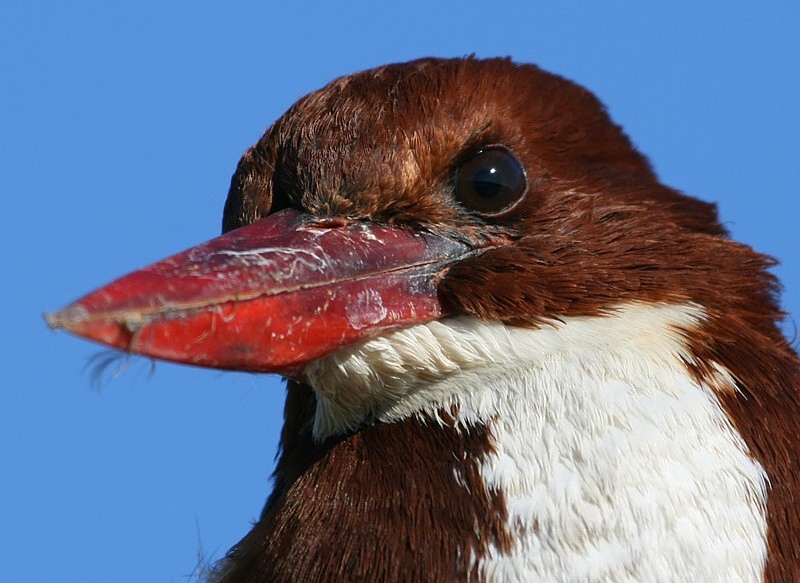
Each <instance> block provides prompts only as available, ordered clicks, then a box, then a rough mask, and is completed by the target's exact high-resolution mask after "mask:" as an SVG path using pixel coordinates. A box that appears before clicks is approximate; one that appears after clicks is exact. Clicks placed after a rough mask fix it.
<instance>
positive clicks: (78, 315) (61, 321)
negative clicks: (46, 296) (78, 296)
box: [42, 304, 90, 330]
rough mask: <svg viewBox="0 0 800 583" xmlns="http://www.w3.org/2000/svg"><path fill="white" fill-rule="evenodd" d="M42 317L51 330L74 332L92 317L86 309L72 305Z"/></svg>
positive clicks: (46, 313)
mask: <svg viewBox="0 0 800 583" xmlns="http://www.w3.org/2000/svg"><path fill="white" fill-rule="evenodd" d="M42 317H43V318H44V321H45V322H47V325H48V326H49V327H50V329H51V330H60V329H64V330H72V329H73V328H74V327H75V326H77V325H79V324H80V323H81V322H83V321H85V320H86V319H87V318H89V317H90V316H89V312H88V311H87V310H86V308H84V307H82V306H77V305H75V304H72V305H70V306H67V307H66V308H62V309H60V310H57V311H55V312H45V313H44V314H42Z"/></svg>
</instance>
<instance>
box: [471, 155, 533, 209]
mask: <svg viewBox="0 0 800 583" xmlns="http://www.w3.org/2000/svg"><path fill="white" fill-rule="evenodd" d="M527 188H528V182H527V179H526V177H525V171H524V169H523V168H522V164H521V163H520V161H519V160H518V159H517V158H516V156H514V155H513V154H512V153H511V152H509V151H508V150H506V149H505V148H501V147H496V148H487V149H485V150H481V151H480V152H478V153H477V154H475V155H474V156H473V157H472V158H470V159H469V160H467V161H466V162H464V163H463V164H462V165H461V166H460V167H459V168H458V170H456V177H455V196H456V199H457V200H458V201H459V202H460V203H461V204H462V205H464V206H465V207H466V208H468V209H469V210H471V211H474V212H476V213H479V214H482V215H498V214H502V213H504V212H506V211H508V210H510V209H511V208H512V207H514V206H515V205H516V204H517V202H519V201H520V200H522V198H523V197H524V196H525V193H526V191H527Z"/></svg>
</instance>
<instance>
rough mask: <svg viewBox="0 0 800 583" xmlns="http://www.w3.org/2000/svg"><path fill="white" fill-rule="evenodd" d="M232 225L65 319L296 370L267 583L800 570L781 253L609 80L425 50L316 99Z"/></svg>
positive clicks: (752, 575) (268, 507) (642, 577)
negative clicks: (720, 203)
mask: <svg viewBox="0 0 800 583" xmlns="http://www.w3.org/2000/svg"><path fill="white" fill-rule="evenodd" d="M222 225H223V234H222V235H221V236H219V237H216V238H214V239H212V240H210V241H208V242H207V243H204V244H201V245H198V246H196V247H193V248H191V249H188V250H186V251H184V252H182V253H179V254H177V255H174V256H171V257H169V258H167V259H165V260H163V261H160V262H157V263H155V264H153V265H151V266H149V267H146V268H144V269H142V270H139V271H136V272H133V273H132V274H129V275H127V276H124V277H122V278H120V279H118V280H116V281H115V282H112V283H111V284H108V285H107V286H105V287H102V288H100V289H99V290H97V291H95V292H92V293H90V294H88V295H87V296H85V297H83V298H81V299H79V300H77V301H76V302H74V303H72V304H70V305H69V306H67V307H66V308H64V309H62V310H60V311H57V312H53V313H51V314H48V315H47V316H46V318H47V320H48V323H49V324H50V326H51V327H53V328H61V329H65V330H67V331H69V332H71V333H74V334H77V335H79V336H83V337H86V338H88V339H91V340H94V341H97V342H100V343H103V344H106V345H108V346H112V347H115V348H118V349H121V350H124V351H127V352H130V353H135V354H141V355H145V356H149V357H152V358H157V359H164V360H169V361H175V362H181V363H188V364H194V365H198V366H205V367H212V368H219V369H231V370H246V371H251V372H260V373H274V374H279V375H282V376H283V377H285V379H286V400H285V410H284V425H283V427H282V430H281V437H280V444H279V454H278V458H277V465H276V469H275V472H274V475H273V484H272V490H271V493H270V494H269V495H268V498H267V501H266V503H265V506H264V507H263V510H262V512H261V515H260V517H259V519H258V520H257V521H256V522H255V524H253V525H252V529H251V530H250V531H249V533H248V534H247V535H246V536H244V538H242V540H241V541H239V542H238V543H235V544H234V545H233V547H232V548H231V550H230V551H229V552H228V553H227V555H226V556H225V558H223V559H222V560H220V562H219V563H218V564H217V565H216V566H214V567H213V569H212V572H211V573H210V574H209V580H211V581H215V582H219V583H231V582H261V581H306V582H309V581H575V582H577V581H700V580H702V581H726V582H728V581H770V582H779V581H781V582H782V581H785V582H788V581H798V580H800V505H798V502H799V500H798V497H800V464H799V462H798V455H797V445H798V442H799V441H800V440H799V439H798V431H797V427H798V420H800V403H799V401H800V398H799V392H798V391H799V390H800V361H798V356H797V353H796V352H795V350H794V348H793V346H792V342H791V341H790V340H788V339H787V338H786V337H785V336H784V334H783V332H782V331H781V327H780V325H781V322H782V320H783V319H784V318H785V315H784V314H783V312H782V311H781V309H780V305H779V291H780V285H779V282H778V281H777V279H776V278H775V276H774V275H773V274H771V273H770V271H769V269H770V268H771V267H772V266H773V265H774V264H775V260H774V259H773V258H771V257H769V256H766V255H763V254H761V253H759V252H757V251H755V250H753V249H752V248H751V247H749V246H747V245H746V244H743V243H740V242H737V241H735V240H733V239H732V238H731V237H730V235H729V233H728V232H727V230H726V228H725V227H724V225H723V224H722V223H721V222H720V219H719V215H718V211H717V206H716V205H715V204H713V203H710V202H705V201H702V200H700V199H698V198H695V197H693V196H690V195H688V194H685V193H682V192H680V191H678V190H676V189H673V188H671V187H669V186H667V185H665V184H662V183H661V181H660V179H659V178H658V177H657V175H656V173H655V171H654V170H653V167H652V165H651V163H650V162H649V160H648V159H647V158H646V157H645V156H644V155H643V154H642V153H640V152H639V151H638V150H637V148H636V147H635V146H634V144H633V142H632V141H631V139H630V138H629V137H628V135H627V134H626V133H625V131H624V130H623V129H622V128H621V127H620V126H619V125H618V124H617V123H615V122H614V121H613V120H612V119H611V117H610V116H609V114H608V112H607V110H606V108H605V106H604V105H603V104H602V102H601V101H600V100H599V99H598V98H597V97H596V96H595V95H594V94H593V93H591V92H590V91H589V90H587V89H585V88H584V87H582V86H580V85H578V84H576V83H574V82H573V81H571V80H569V79H566V78H564V77H562V76H559V75H556V74H553V73H549V72H547V71H545V70H543V69H541V68H539V67H538V66H536V65H533V64H525V63H517V62H515V61H513V60H511V59H510V58H488V59H481V58H477V57H474V56H471V57H464V58H446V59H445V58H425V59H419V60H415V61H411V62H406V63H396V64H390V65H385V66H381V67H378V68H374V69H369V70H366V71H361V72H358V73H354V74H351V75H347V76H344V77H341V78H339V79H336V80H334V81H332V82H331V83H329V84H328V85H326V86H324V87H323V88H321V89H319V90H317V91H314V92H312V93H310V94H308V95H306V96H305V97H302V98H301V99H300V100H299V101H297V102H296V103H295V104H294V105H292V106H291V107H290V108H289V109H288V111H287V112H286V113H285V114H284V115H283V116H281V117H280V118H279V119H277V121H275V122H274V123H273V125H272V126H270V127H269V128H268V129H267V130H266V132H265V133H264V135H263V136H262V137H261V138H260V139H259V141H258V142H257V143H256V144H255V145H254V146H252V147H251V148H250V149H249V150H247V151H246V153H245V154H244V156H243V157H242V158H241V160H240V161H239V164H238V167H237V168H236V171H235V173H234V174H233V177H232V179H231V186H230V190H229V192H228V196H227V199H226V201H225V205H224V215H223V220H222Z"/></svg>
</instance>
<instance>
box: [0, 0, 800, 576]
mask: <svg viewBox="0 0 800 583" xmlns="http://www.w3.org/2000/svg"><path fill="white" fill-rule="evenodd" d="M117 4H119V3H110V2H28V3H24V2H6V3H3V6H2V7H0V192H1V193H2V201H3V206H4V208H5V212H4V219H5V220H4V221H3V222H4V226H3V228H2V229H1V230H0V238H1V239H2V248H3V249H5V252H4V254H3V264H4V265H5V267H4V268H3V270H2V275H0V281H2V285H0V294H1V295H0V298H2V307H3V311H4V317H3V319H4V321H5V322H6V324H5V325H4V326H3V333H2V335H0V362H2V365H3V370H4V371H5V372H4V373H3V374H2V377H0V387H2V388H1V389H0V581H35V582H38V581H59V582H61V581H81V582H83V583H90V582H108V581H115V582H142V581H147V582H180V581H187V580H189V579H190V578H191V576H192V573H193V571H194V570H195V568H196V566H197V564H198V561H201V560H204V561H207V560H211V559H215V558H219V557H220V556H221V555H222V554H223V553H224V552H225V550H226V549H227V548H228V547H229V546H230V545H232V544H233V543H234V542H236V541H237V540H238V539H239V537H240V536H241V535H243V534H244V533H245V532H246V531H247V530H248V527H249V522H250V521H251V520H254V519H255V518H256V517H257V516H258V513H259V512H260V510H261V506H262V504H263V502H264V500H265V497H266V495H267V492H268V490H269V475H270V472H271V469H272V464H273V456H274V453H275V448H276V443H277V434H278V430H279V426H280V420H281V406H282V397H283V391H282V386H281V382H280V381H279V379H277V378H276V377H271V376H258V375H245V374H235V373H219V372H215V371H209V370H200V369H193V368H189V367H182V366H176V365H169V364H161V363H159V364H155V365H152V364H151V363H150V362H149V361H147V360H144V359H128V360H118V361H116V362H115V363H113V364H112V365H111V366H109V367H107V368H106V369H105V374H102V375H101V376H102V379H101V380H100V382H99V383H97V384H93V378H92V377H93V371H95V372H96V371H97V370H98V368H97V365H96V363H97V362H100V361H102V359H103V358H105V357H106V356H108V353H107V352H104V351H103V350H102V349H100V348H99V347H97V346H94V345H92V344H90V343H88V342H84V341H80V340H77V339H75V338H73V337H70V336H67V335H65V334H63V333H52V332H50V331H49V330H48V329H47V328H46V326H45V324H44V322H43V321H42V320H41V313H42V312H43V311H46V310H53V309H56V308H59V307H61V306H63V305H64V304H66V303H67V302H69V301H71V300H73V299H75V298H76V297H78V296H79V295H82V294H83V293H85V292H88V291H90V290H91V289H93V288H95V287H97V286H99V285H101V284H103V283H106V282H107V281H109V280H111V279H113V278H115V277H117V276H119V275H121V274H123V273H125V272H128V271H130V270H132V269H135V268H138V267H141V266H144V265H145V264H148V263H150V262H152V261H155V260H157V259H160V258H162V257H164V256H166V255H169V254H172V253H173V252H176V251H179V250H181V249H184V248H186V247H188V246H190V245H193V244H196V243H199V242H201V241H204V240H206V239H208V238H210V237H212V236H215V235H216V234H217V233H218V232H219V229H220V217H221V213H222V204H223V202H224V199H225V194H226V192H227V188H228V181H229V178H230V175H231V173H232V172H233V170H234V168H235V165H236V162H237V160H238V158H239V156H240V155H241V153H242V152H243V151H244V150H245V148H247V147H248V146H249V145H250V144H251V143H253V142H255V141H256V140H257V139H258V138H259V136H260V135H261V134H262V132H263V131H264V130H265V128H266V127H267V126H268V125H269V124H270V123H272V121H274V120H275V119H276V118H277V117H278V116H279V115H280V114H281V113H282V112H283V111H284V110H285V109H286V108H288V107H289V106H290V105H291V104H292V102H294V101H295V100H296V99H297V98H298V97H300V96H302V95H303V94H305V93H307V92H309V91H311V90H313V89H316V88H318V87H319V86H321V85H323V84H324V83H326V82H328V81H329V80H331V79H332V78H334V77H336V76H339V75H342V74H346V73H350V72H353V71H356V70H359V69H363V68H366V67H371V66H376V65H380V64H384V63H387V62H394V61H404V60H408V59H412V58H416V57H421V56H428V55H436V56H462V55H466V54H470V53H476V54H477V55H479V56H496V55H510V56H512V57H513V58H514V59H516V60H518V61H529V62H536V63H538V64H540V65H542V66H543V67H545V68H547V69H550V70H552V71H555V72H558V73H561V74H563V75H565V76H568V77H571V78H573V79H575V80H577V81H579V82H580V83H582V84H584V85H586V86H587V87H589V88H590V89H592V90H593V91H595V92H596V93H597V94H598V95H599V96H600V98H601V99H602V100H603V101H604V102H605V103H606V104H607V105H608V107H609V109H610V111H611V113H612V115H613V117H614V118H615V119H616V120H617V121H618V122H619V123H621V124H622V125H623V126H624V127H625V128H626V129H627V131H628V132H629V134H630V135H631V136H632V138H633V140H634V141H635V142H636V143H637V144H638V145H639V146H640V148H641V149H642V150H643V151H644V152H645V153H646V154H647V155H648V156H649V157H650V158H651V160H652V161H653V163H654V164H655V167H656V169H657V171H658V172H659V174H660V176H661V177H662V179H663V180H664V181H665V182H666V183H668V184H670V185H672V186H675V187H677V188H679V189H681V190H684V191H686V192H688V193H691V194H694V195H697V196H699V197H702V198H705V199H708V200H713V201H717V202H719V204H720V207H721V212H722V217H723V219H724V220H725V222H726V223H727V225H728V226H729V228H730V229H731V231H732V233H733V235H734V236H735V237H736V238H738V239H741V240H743V241H746V242H748V243H750V244H751V245H753V246H754V247H756V248H757V249H759V250H761V251H764V252H767V253H770V254H772V255H775V256H777V257H779V258H780V259H781V260H782V262H783V263H782V265H781V266H780V267H778V268H777V269H776V273H778V274H779V276H780V277H781V278H782V279H783V281H784V283H785V285H786V288H787V292H786V294H785V296H784V305H785V307H786V309H787V310H788V311H789V312H790V313H792V314H793V315H794V319H795V321H797V318H798V316H799V315H800V251H799V249H800V245H798V243H797V232H798V218H800V212H799V211H800V203H798V198H800V186H798V185H799V184H800V113H798V109H800V106H798V104H800V40H799V39H800V35H798V32H797V31H798V28H800V3H797V2H793V1H786V2H763V3H759V4H758V8H755V5H756V3H751V2H738V3H737V2H727V3H721V2H720V3H710V2H708V3H706V2H689V1H674V2H669V3H660V4H658V5H656V4H654V3H632V2H623V1H606V2H564V3H555V2H547V3H545V2H535V1H526V2H505V3H496V4H495V6H496V7H489V3H488V2H484V3H473V2H469V1H465V0H461V1H459V2H440V3H435V2H430V1H426V2H419V1H416V0H412V1H407V2H401V3H398V2H393V3H387V4H386V5H383V4H380V3H376V2H365V1H354V2H350V3H347V4H344V3H343V4H342V6H340V7H334V6H333V4H325V3H321V2H320V3H313V2H290V1H286V2H281V3H277V2H276V3H273V4H275V6H269V3H266V2H262V3H257V2H227V3H223V2H209V1H200V2H153V1H148V0H144V1H140V2H135V3H134V2H130V3H126V4H125V5H117ZM789 332H790V334H793V333H794V327H793V325H792V324H790V326H789ZM98 354H99V355H100V357H99V360H93V358H94V357H95V355H98ZM93 363H95V364H93ZM342 544H346V541H342Z"/></svg>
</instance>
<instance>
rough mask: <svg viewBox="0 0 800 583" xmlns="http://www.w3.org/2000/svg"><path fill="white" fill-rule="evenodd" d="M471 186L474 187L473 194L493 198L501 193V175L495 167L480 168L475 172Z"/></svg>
mask: <svg viewBox="0 0 800 583" xmlns="http://www.w3.org/2000/svg"><path fill="white" fill-rule="evenodd" d="M472 186H473V188H474V189H475V194H477V195H478V196H480V197H482V198H494V197H495V196H498V195H499V194H502V190H503V183H502V176H501V175H500V173H498V172H497V169H496V168H492V169H491V170H489V169H486V168H481V169H479V170H478V171H477V172H476V173H475V177H474V178H473V180H472Z"/></svg>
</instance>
